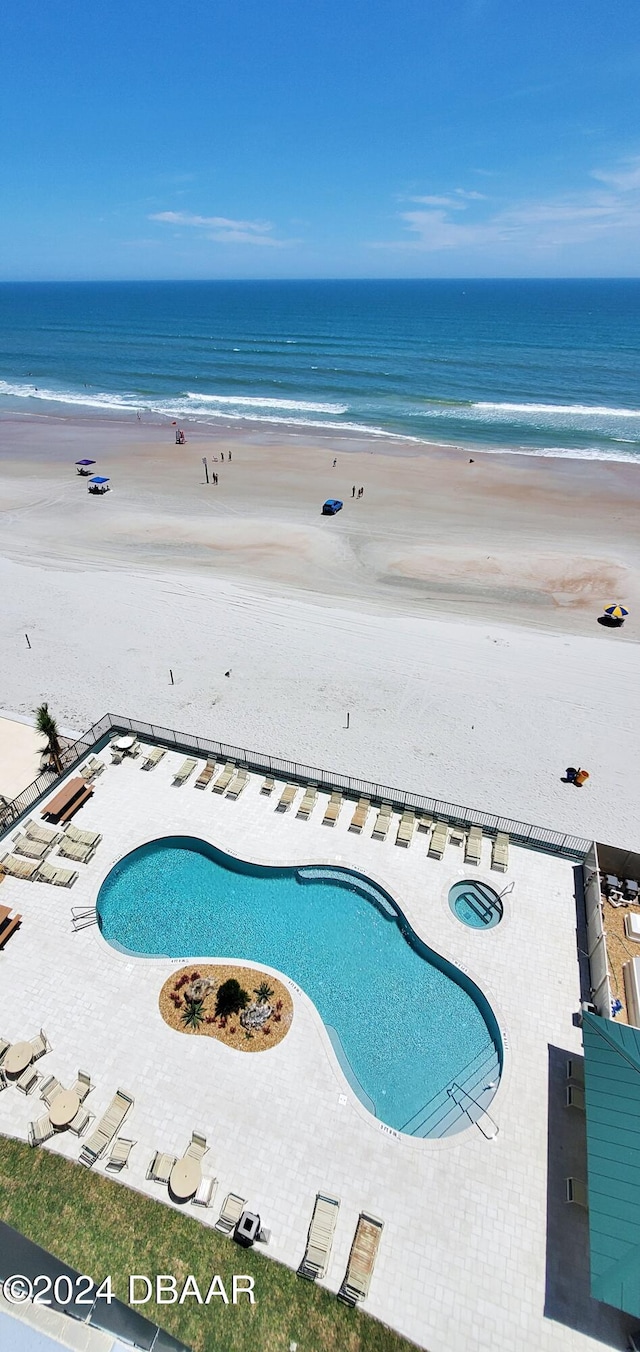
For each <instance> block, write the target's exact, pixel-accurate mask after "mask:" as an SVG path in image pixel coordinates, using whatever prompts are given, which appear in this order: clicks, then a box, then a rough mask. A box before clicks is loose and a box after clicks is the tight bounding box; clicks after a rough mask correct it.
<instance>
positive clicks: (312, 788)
mask: <svg viewBox="0 0 640 1352" xmlns="http://www.w3.org/2000/svg"><path fill="white" fill-rule="evenodd" d="M317 799H318V786H317V784H307V787H306V789H305V791H304V794H303V797H302V802H301V803H300V806H299V808H298V811H297V812H296V817H301V818H302V820H303V821H305V822H306V821H308V820H309V817H310V816H311V813H312V812H313V809H314V807H315V805H316V802H317Z"/></svg>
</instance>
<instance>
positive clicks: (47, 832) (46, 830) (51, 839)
mask: <svg viewBox="0 0 640 1352" xmlns="http://www.w3.org/2000/svg"><path fill="white" fill-rule="evenodd" d="M24 833H25V836H28V837H29V840H38V841H40V844H42V845H57V843H58V841H59V839H60V832H59V831H52V830H51V827H49V826H40V825H39V823H38V822H27V824H26V826H25V828H24Z"/></svg>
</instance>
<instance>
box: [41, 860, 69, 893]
mask: <svg viewBox="0 0 640 1352" xmlns="http://www.w3.org/2000/svg"><path fill="white" fill-rule="evenodd" d="M77 877H78V874H77V873H76V872H74V870H73V869H70V868H54V866H53V864H48V863H47V861H46V859H45V860H44V862H43V863H42V864H41V865H40V868H39V869H38V872H37V874H36V877H35V881H36V882H37V883H51V884H52V885H53V886H54V887H73V884H74V883H75V881H76V879H77Z"/></svg>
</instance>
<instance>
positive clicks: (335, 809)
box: [322, 790, 343, 826]
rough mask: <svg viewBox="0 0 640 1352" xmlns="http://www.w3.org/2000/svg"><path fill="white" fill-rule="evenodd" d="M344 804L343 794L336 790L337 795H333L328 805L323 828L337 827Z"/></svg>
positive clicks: (323, 819)
mask: <svg viewBox="0 0 640 1352" xmlns="http://www.w3.org/2000/svg"><path fill="white" fill-rule="evenodd" d="M342 803H343V798H342V794H341V793H339V792H338V791H337V790H336V792H335V793H332V794H331V797H330V799H329V802H328V803H327V806H326V810H325V814H324V817H323V818H322V825H323V826H335V824H336V822H337V820H338V817H339V815H340V808H341V807H342Z"/></svg>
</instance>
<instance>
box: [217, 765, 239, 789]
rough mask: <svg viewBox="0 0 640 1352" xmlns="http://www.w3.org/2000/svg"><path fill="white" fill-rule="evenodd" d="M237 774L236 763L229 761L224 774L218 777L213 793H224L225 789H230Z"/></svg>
mask: <svg viewBox="0 0 640 1352" xmlns="http://www.w3.org/2000/svg"><path fill="white" fill-rule="evenodd" d="M235 772H236V767H235V761H227V763H226V765H225V767H224V770H223V771H222V774H221V775H218V778H217V779H216V781H215V783H214V785H213V792H214V793H224V791H225V789H228V787H229V785H230V783H231V780H232V779H233V776H234V775H235Z"/></svg>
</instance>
